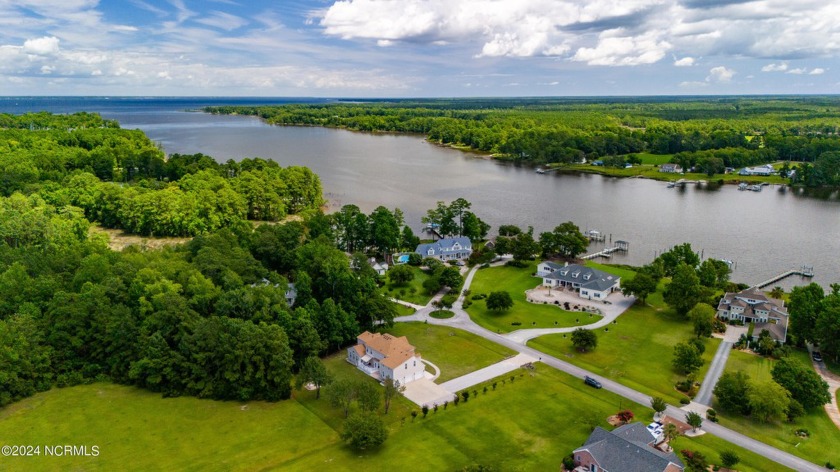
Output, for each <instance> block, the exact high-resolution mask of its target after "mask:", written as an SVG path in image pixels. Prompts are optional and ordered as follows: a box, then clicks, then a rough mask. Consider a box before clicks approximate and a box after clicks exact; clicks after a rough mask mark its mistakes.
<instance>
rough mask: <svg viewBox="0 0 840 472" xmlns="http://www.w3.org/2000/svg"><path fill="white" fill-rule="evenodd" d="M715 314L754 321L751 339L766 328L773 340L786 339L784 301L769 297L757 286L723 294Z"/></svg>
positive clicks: (783, 340) (726, 318) (724, 317)
mask: <svg viewBox="0 0 840 472" xmlns="http://www.w3.org/2000/svg"><path fill="white" fill-rule="evenodd" d="M717 316H718V318H720V319H722V320H733V321H741V322H743V323H745V324H749V323H754V328H753V339H758V335H759V334H761V331H762V330H765V329H766V330H767V331H769V332H770V337H772V338H773V339H774V340H776V341H779V342H780V343H784V342H785V341H786V340H787V329H788V312H787V309H786V308H785V302H784V301H782V300H777V299H775V298H770V297H768V296H767V295H766V294H765V293H764V292H762V291H761V290H759V289H757V288H749V289H747V290H742V291H740V292H738V293H732V292H727V293H726V294H724V296H723V298H721V299H720V302H719V303H718V308H717Z"/></svg>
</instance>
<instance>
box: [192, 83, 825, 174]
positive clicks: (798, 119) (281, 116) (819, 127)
mask: <svg viewBox="0 0 840 472" xmlns="http://www.w3.org/2000/svg"><path fill="white" fill-rule="evenodd" d="M839 106H840V99H838V98H837V97H769V98H753V97H750V98H739V97H722V98H703V99H700V98H604V99H592V98H586V99H583V98H582V99H554V98H534V99H458V100H440V99H437V100H393V101H372V102H368V103H361V104H360V103H352V104H331V105H285V106H267V107H244V106H223V107H208V108H206V109H205V111H208V112H210V113H225V114H241V115H254V116H259V117H260V118H262V119H264V120H265V121H266V122H268V123H271V124H276V125H304V126H328V127H338V128H346V129H350V130H356V131H370V132H377V131H383V132H401V133H420V134H423V135H425V136H426V137H427V138H428V139H429V140H430V141H432V142H436V143H441V144H445V145H450V146H453V147H456V148H465V149H472V150H476V151H480V152H484V153H492V154H493V155H494V157H496V158H498V159H504V160H510V161H514V162H525V163H532V164H540V165H546V164H549V165H551V168H552V169H561V170H571V171H586V172H598V173H605V174H608V175H617V176H643V177H648V178H659V179H662V180H677V179H679V178H682V176H680V175H679V174H675V173H667V172H661V173H660V172H658V170H659V169H658V168H657V166H658V165H660V164H662V163H664V162H674V163H678V164H680V166H681V167H682V168H683V169H685V171H686V172H687V174H686V175H685V176H684V177H685V178H687V179H689V180H697V179H700V178H702V179H709V180H712V181H718V180H723V181H733V182H737V181H740V180H756V179H754V178H747V179H742V178H741V177H743V176H741V175H738V174H734V175H733V174H732V173H730V169H731V170H737V169H740V168H745V167H748V166H756V165H759V164H766V163H773V162H778V163H779V164H778V169H777V171H778V175H777V176H775V177H770V178H767V177H765V178H763V179H761V180H758V181H759V182H761V181H770V182H772V183H782V182H787V181H790V182H791V183H794V184H800V185H804V186H809V187H820V186H830V187H838V186H840V177H838V176H840V172H838V170H840V154H836V153H837V152H838V151H840V135H838V133H837V129H838V127H840V111H838V107H839ZM581 163H585V164H584V165H581ZM628 165H630V166H633V167H630V168H628V167H627V166H628ZM794 170H795V172H793V171H794ZM692 172H693V173H695V174H697V175H692V174H691V173H692Z"/></svg>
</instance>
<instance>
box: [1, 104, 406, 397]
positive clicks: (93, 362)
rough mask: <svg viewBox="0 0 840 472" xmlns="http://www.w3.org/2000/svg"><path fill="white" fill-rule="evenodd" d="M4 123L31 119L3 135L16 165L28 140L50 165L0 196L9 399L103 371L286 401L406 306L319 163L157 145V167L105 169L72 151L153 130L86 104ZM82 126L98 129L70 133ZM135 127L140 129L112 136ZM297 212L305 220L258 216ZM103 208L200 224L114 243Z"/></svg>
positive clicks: (171, 391) (124, 222) (120, 151)
mask: <svg viewBox="0 0 840 472" xmlns="http://www.w3.org/2000/svg"><path fill="white" fill-rule="evenodd" d="M0 123H2V124H3V125H4V126H5V127H6V129H2V130H0V135H2V133H12V132H14V133H19V134H15V135H14V136H11V137H10V135H9V134H5V135H2V136H3V138H4V139H2V140H0V160H2V162H4V163H9V162H12V163H13V162H14V160H15V154H14V152H11V154H12V156H11V157H10V155H9V152H8V151H9V150H13V149H18V148H19V147H22V148H25V149H29V150H30V151H32V152H30V153H29V154H28V155H29V156H30V157H33V158H36V157H37V159H35V160H33V161H31V162H36V163H37V165H36V170H38V171H39V173H37V175H36V177H37V178H36V179H33V180H31V181H28V182H25V185H22V186H19V187H14V190H13V191H11V192H9V193H7V194H4V195H2V196H0V346H2V348H1V349H0V405H6V404H8V403H10V402H13V401H16V400H18V399H20V398H23V397H26V396H29V395H32V394H34V393H35V392H37V391H43V390H46V389H49V388H51V387H52V386H66V385H74V384H78V383H82V382H90V381H94V380H100V379H109V380H112V381H114V382H118V383H123V384H129V385H136V386H140V387H143V388H147V389H149V390H152V391H157V392H161V393H162V394H164V395H167V396H176V395H195V396H199V397H206V398H214V399H238V400H248V399H265V400H280V399H283V398H288V396H289V395H290V394H291V378H292V375H293V373H294V372H296V371H297V370H298V369H299V368H301V366H303V365H304V364H305V362H304V361H305V359H307V358H311V357H313V356H317V355H320V354H324V353H328V352H334V351H336V350H338V349H340V348H341V347H343V346H345V345H347V344H348V343H350V342H352V341H353V340H354V339H355V337H356V335H357V334H358V333H359V332H360V331H362V330H366V329H367V330H373V329H375V328H376V327H379V326H388V325H389V323H391V322H392V320H393V318H394V316H395V314H396V312H395V308H394V306H393V305H392V304H391V303H390V302H388V301H387V300H386V299H385V298H384V297H382V296H381V294H380V293H379V290H378V287H377V284H378V282H379V281H378V278H377V275H376V274H375V273H372V270H371V268H370V267H369V266H367V264H352V263H351V261H350V258H349V257H348V256H347V254H345V252H344V251H342V250H341V249H339V248H338V247H337V241H338V240H339V239H340V238H339V237H338V236H337V229H338V228H339V226H338V224H337V223H336V221H335V219H334V217H332V216H329V215H324V214H323V213H322V212H321V211H320V208H319V206H320V204H321V202H322V197H321V193H320V183H319V180H318V177H317V176H316V175H315V174H313V173H312V172H311V171H309V170H308V169H305V168H295V167H292V168H281V167H279V166H278V165H276V164H275V163H273V162H271V161H266V160H263V159H246V160H244V161H242V162H232V161H230V162H228V163H225V164H219V163H216V162H215V161H214V160H213V159H212V158H209V157H208V156H204V155H190V156H179V155H174V156H171V157H170V158H169V159H168V160H164V159H162V157H161V154H160V152H159V150H157V149H153V148H149V149H147V150H149V151H150V152H153V153H154V155H155V156H157V157H160V159H158V158H157V157H156V158H155V159H154V160H152V161H150V162H157V163H158V164H160V166H158V165H154V166H150V167H148V169H158V170H159V171H160V173H159V174H154V173H152V174H149V173H147V172H146V170H142V171H139V172H138V169H137V168H135V172H134V173H133V175H132V177H131V178H130V179H129V181H124V182H115V181H108V180H103V179H102V178H101V177H99V176H97V174H96V173H95V172H91V170H92V169H88V168H84V169H83V168H78V167H75V164H73V162H77V161H72V160H67V159H68V156H69V157H73V156H79V155H81V156H83V155H85V153H86V152H88V151H90V150H97V149H101V150H102V152H103V153H108V152H110V151H108V150H109V149H111V150H113V154H112V157H113V156H116V155H129V154H131V152H132V150H133V149H136V148H137V147H138V146H136V145H145V144H149V143H148V142H147V141H148V140H147V139H146V138H145V137H144V136H142V133H140V134H139V135H137V136H135V133H133V132H132V133H128V134H127V135H126V134H123V133H122V130H119V128H118V127H116V125H115V124H114V123H110V122H105V121H102V120H101V119H100V118H98V116H97V115H88V114H77V115H67V116H61V117H53V115H49V114H39V115H37V116H33V117H28V116H25V115H24V116H22V117H13V118H9V117H8V116H5V115H4V116H3V117H2V119H1V120H0ZM30 123H31V124H30ZM12 125H15V126H16V127H15V126H12ZM82 131H84V133H82ZM88 132H89V133H88ZM108 133H115V134H113V135H109V134H108ZM82 136H93V137H94V138H96V139H93V140H92V141H90V142H88V141H84V139H82V140H81V141H73V139H76V138H81V137H82ZM125 136H129V137H131V138H132V139H133V140H132V139H129V140H116V141H108V140H109V139H111V138H114V137H125ZM138 136H142V139H141V138H140V137H138ZM100 138H102V139H100ZM62 140H64V141H66V142H64V144H67V145H66V146H65V145H64V144H62ZM68 140H69V141H68ZM97 140H99V141H97ZM82 141H84V142H86V143H88V144H91V143H93V144H92V145H91V146H88V144H85V145H84V146H82V145H81V144H80V143H81V142H82ZM106 142H109V143H110V144H107V145H106V144H105V143H106ZM68 143H69V144H68ZM96 143H99V144H96ZM144 143H145V144H144ZM86 146H87V147H90V148H91V149H87V148H86ZM111 146H113V147H111ZM139 147H143V146H139ZM34 150H38V152H35V151H34ZM54 150H59V151H60V150H64V152H63V153H62V152H55V153H54V152H53V151H54ZM21 155H22V154H21ZM41 171H43V172H41ZM120 172H124V169H123V170H121V171H120ZM155 172H157V171H155ZM120 175H124V174H122V173H120ZM3 177H4V178H7V177H10V175H9V174H3ZM12 180H13V179H12ZM8 181H9V180H7V182H8ZM18 183H20V182H18ZM287 213H299V214H302V216H303V218H302V219H301V220H300V221H290V222H287V223H284V224H262V225H258V226H256V227H255V225H254V224H252V222H250V221H247V220H246V218H249V219H266V220H272V219H277V218H279V217H282V216H283V215H285V214H287ZM92 221H96V222H99V223H100V224H103V225H105V226H111V227H122V228H126V229H129V230H134V231H137V232H139V233H145V234H196V235H197V236H196V237H195V238H193V239H192V240H191V241H190V242H188V243H186V244H183V245H180V246H176V247H165V248H162V249H157V250H143V249H138V248H136V247H130V248H128V249H126V250H124V251H122V252H115V251H112V250H110V249H109V248H108V246H107V239H106V237H105V236H102V235H98V234H95V233H90V231H89V230H90V227H91V225H92V223H91V222H92ZM289 282H293V283H294V286H290V285H289Z"/></svg>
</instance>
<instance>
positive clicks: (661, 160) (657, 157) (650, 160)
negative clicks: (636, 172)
mask: <svg viewBox="0 0 840 472" xmlns="http://www.w3.org/2000/svg"><path fill="white" fill-rule="evenodd" d="M636 155H637V156H639V158H640V159H641V160H642V164H646V165H649V166H652V165H658V166H661V165H662V164H665V163H667V162H671V158H672V157H673V156H674V155H673V154H651V153H649V152H637V153H636Z"/></svg>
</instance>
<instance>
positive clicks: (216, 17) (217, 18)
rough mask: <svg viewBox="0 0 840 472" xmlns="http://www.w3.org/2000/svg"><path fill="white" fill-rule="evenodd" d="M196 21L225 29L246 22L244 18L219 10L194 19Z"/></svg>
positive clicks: (233, 28)
mask: <svg viewBox="0 0 840 472" xmlns="http://www.w3.org/2000/svg"><path fill="white" fill-rule="evenodd" d="M195 21H196V23H201V24H203V25H207V26H212V27H214V28H219V29H222V30H225V31H233V30H235V29H238V28H241V27H243V26H245V25H247V24H248V20H246V19H245V18H242V17H239V16H236V15H231V14H230V13H225V12H221V11H214V12H212V13H211V15H210V16H207V17H204V18H199V19H197V20H195Z"/></svg>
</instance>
